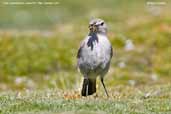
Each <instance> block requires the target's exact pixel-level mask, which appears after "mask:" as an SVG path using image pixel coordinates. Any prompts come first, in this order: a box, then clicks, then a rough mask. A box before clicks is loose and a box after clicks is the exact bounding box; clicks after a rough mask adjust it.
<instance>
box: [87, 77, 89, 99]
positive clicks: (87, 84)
mask: <svg viewBox="0 0 171 114" xmlns="http://www.w3.org/2000/svg"><path fill="white" fill-rule="evenodd" d="M86 80H87V86H86V96H88V88H89V87H88V85H89V79H88V78H87V79H86Z"/></svg>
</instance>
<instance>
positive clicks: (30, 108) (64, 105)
mask: <svg viewBox="0 0 171 114" xmlns="http://www.w3.org/2000/svg"><path fill="white" fill-rule="evenodd" d="M170 88H171V85H170V84H163V85H160V86H158V85H157V86H154V85H153V86H151V87H149V86H142V87H130V86H125V87H123V86H116V87H113V88H112V90H110V98H108V99H107V98H106V97H105V96H104V95H103V94H102V93H101V92H99V96H97V95H95V96H91V97H88V98H82V97H80V96H79V93H78V92H77V91H75V92H74V91H73V92H71V91H68V92H66V91H65V92H62V91H60V90H46V91H23V92H20V93H17V92H12V93H10V92H9V93H6V92H5V93H1V94H0V99H1V100H0V112H1V113H2V114H11V113H13V114H34V113H37V114H46V113H48V114H67V113H70V114H86V113H90V114H91V113H92V114H108V113H110V114H116V113H117V114H125V113H126V114H151V113H155V114H167V113H168V114H169V113H171V101H170V98H171V92H170Z"/></svg>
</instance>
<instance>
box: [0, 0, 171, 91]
mask: <svg viewBox="0 0 171 114" xmlns="http://www.w3.org/2000/svg"><path fill="white" fill-rule="evenodd" d="M11 1H12V0H11ZM11 1H10V0H3V1H2V2H0V90H24V89H45V88H59V89H64V90H66V89H80V84H81V82H82V76H81V74H80V73H79V72H78V71H77V68H76V64H77V60H76V55H77V50H78V48H79V45H80V42H81V40H82V39H83V38H84V37H85V36H86V34H87V33H88V22H89V20H90V19H91V18H92V17H98V18H102V19H104V20H105V21H106V23H107V24H108V28H109V33H108V37H109V39H110V41H111V42H112V45H113V48H114V57H113V59H112V64H111V68H110V71H109V73H108V74H107V76H106V78H105V82H106V84H107V86H108V87H109V88H112V87H113V86H115V85H130V86H141V85H143V84H147V85H148V84H149V85H151V84H160V83H169V81H171V78H170V76H171V14H170V11H171V1H170V0H162V2H163V3H164V4H150V3H149V2H157V0H150V1H149V0H129V1H128V0H105V1H104V0H86V1H81V0H72V1H71V0H51V1H50V0H44V1H43V0H34V1H35V2H38V1H42V2H45V1H50V2H59V4H58V5H38V4H37V5H36V4H35V5H5V4H3V2H11ZM15 1H17V0H15ZM18 1H24V0H18ZM158 1H159V0H158ZM12 2H14V1H12ZM25 2H27V0H25ZM160 2H161V1H160Z"/></svg>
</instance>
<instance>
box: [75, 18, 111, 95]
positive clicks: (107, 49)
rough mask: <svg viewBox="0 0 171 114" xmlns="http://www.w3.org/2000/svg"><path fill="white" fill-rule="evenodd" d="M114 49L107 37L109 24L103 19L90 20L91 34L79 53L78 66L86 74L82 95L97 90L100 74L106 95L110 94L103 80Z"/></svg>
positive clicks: (84, 41)
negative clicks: (97, 80)
mask: <svg viewBox="0 0 171 114" xmlns="http://www.w3.org/2000/svg"><path fill="white" fill-rule="evenodd" d="M112 56H113V49H112V45H111V43H110V41H109V40H108V38H107V25H106V23H105V22H104V20H102V19H98V18H97V19H92V20H91V21H90V22H89V34H88V36H86V38H85V39H84V40H83V41H82V43H81V45H80V48H79V50H78V53H77V66H78V67H79V70H80V72H81V73H82V74H83V76H84V80H83V85H82V90H81V95H82V96H88V95H92V94H93V93H95V92H96V78H97V76H100V80H101V83H102V85H103V88H104V90H105V93H106V95H107V96H108V97H109V94H108V92H107V90H106V87H105V84H104V82H103V79H104V76H105V74H106V73H107V72H108V70H109V67H110V61H111V58H112Z"/></svg>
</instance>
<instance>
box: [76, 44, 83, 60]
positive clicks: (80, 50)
mask: <svg viewBox="0 0 171 114" xmlns="http://www.w3.org/2000/svg"><path fill="white" fill-rule="evenodd" d="M83 47H84V43H81V45H80V48H79V49H78V52H77V59H79V58H80V57H81V55H82V48H83Z"/></svg>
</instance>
